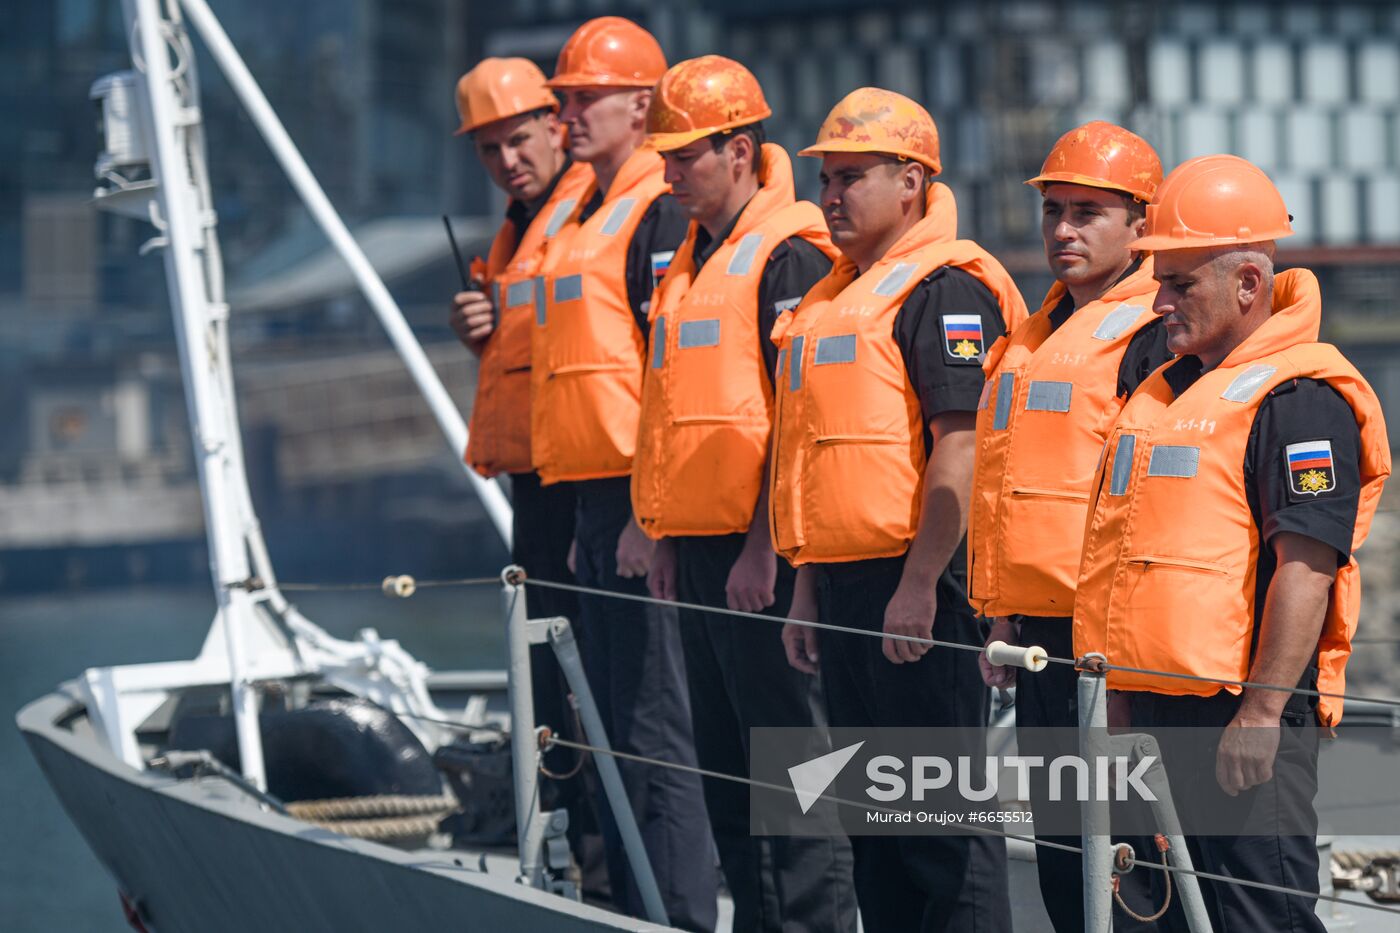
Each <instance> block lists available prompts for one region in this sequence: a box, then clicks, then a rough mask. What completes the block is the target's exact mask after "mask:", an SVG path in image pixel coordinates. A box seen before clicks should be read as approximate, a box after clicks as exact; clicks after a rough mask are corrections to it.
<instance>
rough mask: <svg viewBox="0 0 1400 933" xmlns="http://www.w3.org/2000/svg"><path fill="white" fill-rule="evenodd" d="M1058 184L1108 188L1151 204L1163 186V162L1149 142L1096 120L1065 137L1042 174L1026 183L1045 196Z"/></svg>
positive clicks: (1054, 149) (1047, 159) (1055, 149)
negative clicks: (1047, 189)
mask: <svg viewBox="0 0 1400 933" xmlns="http://www.w3.org/2000/svg"><path fill="white" fill-rule="evenodd" d="M1055 182H1063V183H1067V184H1071V185H1088V186H1089V187H1091V188H1108V189H1109V190H1111V191H1121V192H1123V193H1124V194H1129V195H1132V196H1133V197H1135V198H1137V199H1138V200H1139V201H1151V200H1152V195H1153V194H1154V193H1155V192H1156V191H1157V186H1158V185H1160V184H1161V183H1162V160H1161V159H1159V158H1157V152H1156V150H1154V149H1153V148H1152V146H1151V145H1149V144H1148V142H1147V140H1145V139H1143V138H1142V137H1141V136H1138V135H1137V134H1136V133H1130V132H1128V131H1127V130H1125V129H1123V127H1121V126H1115V125H1113V124H1112V123H1105V122H1104V121H1102V120H1095V121H1093V122H1092V123H1085V124H1084V125H1083V126H1078V127H1075V128H1074V129H1072V130H1070V131H1069V132H1068V133H1066V134H1065V135H1063V136H1061V137H1060V139H1059V141H1058V142H1056V143H1055V147H1054V148H1053V149H1051V150H1050V154H1049V155H1048V156H1046V157H1045V164H1044V165H1042V166H1041V167H1040V174H1039V175H1037V176H1035V177H1034V178H1031V179H1029V180H1027V181H1026V184H1028V185H1035V186H1036V187H1037V188H1039V189H1040V191H1041V193H1042V194H1043V193H1044V192H1045V186H1046V185H1049V184H1053V183H1055Z"/></svg>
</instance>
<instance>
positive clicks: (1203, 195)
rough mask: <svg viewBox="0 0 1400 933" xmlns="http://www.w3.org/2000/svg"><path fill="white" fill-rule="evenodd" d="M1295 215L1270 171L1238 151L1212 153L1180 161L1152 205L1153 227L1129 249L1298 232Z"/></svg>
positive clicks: (1149, 216)
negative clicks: (1270, 178)
mask: <svg viewBox="0 0 1400 933" xmlns="http://www.w3.org/2000/svg"><path fill="white" fill-rule="evenodd" d="M1292 220H1293V217H1292V216H1291V215H1290V214H1289V213H1288V208H1287V207H1285V206H1284V203H1283V195H1281V194H1279V191H1278V189H1277V188H1275V187H1274V183H1273V182H1272V181H1270V180H1269V176H1268V175H1265V174H1264V172H1263V171H1262V170H1261V169H1260V168H1259V167H1258V166H1256V165H1254V164H1253V163H1251V162H1247V161H1245V160H1244V159H1241V158H1240V157H1239V156H1233V155H1208V156H1201V157H1199V158H1196V159H1190V160H1189V161H1186V162H1183V163H1181V164H1180V165H1178V166H1177V167H1176V168H1175V169H1174V170H1172V173H1171V174H1170V175H1168V176H1167V177H1166V178H1165V179H1164V180H1163V181H1162V184H1161V186H1160V187H1159V188H1158V189H1157V194H1156V196H1155V197H1154V198H1153V199H1152V203H1151V204H1149V205H1147V229H1146V231H1145V232H1144V234H1143V236H1142V238H1141V239H1138V240H1134V241H1133V242H1132V243H1129V244H1128V248H1129V249H1138V250H1152V251H1154V252H1161V251H1162V250H1168V249H1199V248H1202V247H1209V246H1229V245H1232V244H1236V243H1262V242H1264V241H1266V240H1279V239H1282V238H1283V237H1286V236H1292V235H1293V225H1292Z"/></svg>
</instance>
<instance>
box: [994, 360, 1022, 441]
mask: <svg viewBox="0 0 1400 933" xmlns="http://www.w3.org/2000/svg"><path fill="white" fill-rule="evenodd" d="M1015 394H1016V374H1015V373H1002V374H1001V378H1000V379H998V380H997V409H996V412H995V413H994V414H993V415H992V430H993V431H1005V430H1006V426H1007V425H1008V424H1010V423H1011V397H1012V396H1013V395H1015Z"/></svg>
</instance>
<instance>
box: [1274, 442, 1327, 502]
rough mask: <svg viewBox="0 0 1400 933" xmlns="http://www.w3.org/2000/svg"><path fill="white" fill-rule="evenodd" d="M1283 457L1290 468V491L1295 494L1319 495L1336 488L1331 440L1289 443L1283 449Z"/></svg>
mask: <svg viewBox="0 0 1400 933" xmlns="http://www.w3.org/2000/svg"><path fill="white" fill-rule="evenodd" d="M1283 459H1284V465H1285V466H1286V467H1287V468H1288V491H1289V492H1291V493H1292V494H1293V495H1294V496H1318V495H1321V494H1323V493H1326V492H1331V491H1332V490H1333V489H1335V488H1336V486H1337V477H1336V472H1335V471H1334V470H1333V468H1332V442H1331V441H1330V440H1321V441H1304V442H1303V443H1301V444H1289V445H1288V446H1287V447H1285V448H1284V449H1283Z"/></svg>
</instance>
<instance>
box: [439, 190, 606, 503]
mask: <svg viewBox="0 0 1400 933" xmlns="http://www.w3.org/2000/svg"><path fill="white" fill-rule="evenodd" d="M592 182H593V169H592V168H591V167H590V166H588V165H585V164H583V163H582V162H575V163H574V164H572V165H570V166H569V167H568V168H567V169H565V170H564V174H563V176H562V177H560V179H559V182H558V184H556V185H555V186H554V190H553V191H552V192H551V193H550V196H549V200H547V201H545V203H544V206H543V207H542V208H540V212H539V213H538V214H536V215H535V219H534V220H532V221H530V225H529V226H528V227H526V228H525V232H524V234H523V235H521V236H520V237H519V238H518V239H519V243H518V244H517V243H516V240H517V237H516V231H515V225H514V224H512V223H511V222H510V221H506V222H505V223H504V224H502V225H501V229H500V230H499V231H497V233H496V239H495V240H494V241H493V242H492V243H491V252H490V253H489V254H488V255H487V259H486V275H487V282H488V283H489V284H490V288H491V301H492V302H493V303H494V304H495V306H496V329H495V330H494V331H493V332H492V333H491V337H490V338H489V339H488V340H487V341H486V346H485V347H483V348H482V350H481V360H480V362H479V364H478V366H477V376H476V400H475V401H474V402H473V403H472V418H471V433H470V434H469V435H468V437H467V451H466V461H467V463H468V464H470V465H471V467H472V469H474V470H476V471H477V472H478V473H480V474H481V475H482V476H495V475H496V474H497V473H526V472H529V470H530V468H531V465H530V330H531V324H530V319H531V318H532V317H533V316H534V313H535V300H534V291H535V281H534V275H535V273H536V272H537V271H538V269H539V265H540V263H541V262H542V261H543V259H544V251H545V246H546V245H547V243H548V241H549V239H550V238H551V237H553V236H554V234H555V233H557V232H558V230H559V228H560V227H562V226H563V224H564V221H565V220H567V219H568V217H569V214H571V213H573V210H574V208H575V207H576V206H577V205H578V198H579V195H580V194H582V193H583V190H584V189H585V188H587V187H588V186H589V185H590V184H591V183H592Z"/></svg>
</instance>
